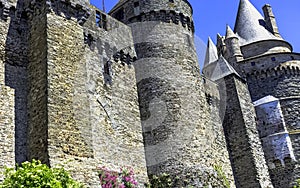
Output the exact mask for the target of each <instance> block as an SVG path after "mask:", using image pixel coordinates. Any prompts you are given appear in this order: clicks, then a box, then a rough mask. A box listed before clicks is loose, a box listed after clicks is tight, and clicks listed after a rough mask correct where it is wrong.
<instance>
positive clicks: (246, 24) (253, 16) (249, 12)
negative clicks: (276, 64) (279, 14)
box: [234, 0, 292, 58]
mask: <svg viewBox="0 0 300 188" xmlns="http://www.w3.org/2000/svg"><path fill="white" fill-rule="evenodd" d="M234 33H235V34H236V35H237V36H238V37H239V43H240V46H241V50H242V54H243V55H244V58H249V57H253V56H258V55H262V54H267V53H268V54H271V53H277V52H291V50H292V47H291V45H290V44H289V43H287V42H286V41H284V40H283V39H282V38H280V37H278V36H275V35H274V34H273V33H272V32H270V31H269V30H268V29H267V22H266V21H265V20H264V17H263V16H262V15H261V14H260V13H259V12H258V10H257V9H256V8H255V7H254V6H253V5H252V4H251V3H250V2H249V0H241V1H240V4H239V9H238V13H237V18H236V22H235V27H234ZM257 46H259V48H257ZM254 49H255V50H254Z"/></svg>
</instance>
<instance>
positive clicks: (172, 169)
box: [110, 0, 234, 187]
mask: <svg viewBox="0 0 300 188" xmlns="http://www.w3.org/2000/svg"><path fill="white" fill-rule="evenodd" d="M110 14H111V15H112V16H113V17H115V18H117V19H118V20H120V21H122V22H124V23H126V24H127V25H129V26H130V27H131V29H132V33H133V36H134V43H135V49H136V52H137V57H138V60H137V61H136V62H135V63H134V67H135V70H136V79H137V85H138V92H139V102H140V111H141V118H142V126H143V134H144V142H145V153H146V161H147V168H148V174H149V176H150V177H151V176H152V175H158V176H160V174H162V173H168V174H170V175H171V177H172V179H173V180H175V177H176V176H179V177H180V178H179V180H178V181H177V182H176V181H174V183H176V185H174V186H178V187H182V186H187V185H193V186H195V187H201V186H204V185H212V186H216V187H222V186H223V185H221V184H220V183H221V182H219V183H218V182H217V181H216V179H215V178H212V179H211V180H210V181H209V180H208V179H206V178H205V177H207V176H204V174H205V173H208V174H211V175H212V177H214V175H213V172H214V169H213V166H214V165H220V166H222V167H223V168H224V169H227V170H228V168H227V167H226V168H225V166H228V167H229V160H228V158H227V157H228V153H227V151H226V149H225V148H222V149H220V150H219V151H220V153H222V154H220V156H218V157H215V156H214V157H211V154H212V153H213V151H212V150H213V149H212V148H215V147H212V145H213V144H215V143H219V146H221V145H222V146H225V140H221V141H220V142H216V139H217V136H216V134H215V133H214V130H213V126H211V125H210V124H209V121H210V120H209V119H210V117H209V116H210V115H209V113H208V111H209V110H208V109H209V108H208V104H207V101H206V96H205V93H204V87H203V82H202V79H201V76H200V70H199V65H198V62H197V56H196V50H195V47H194V26H193V19H192V7H191V5H190V4H189V2H188V1H186V0H174V1H170V0H148V1H137V0H127V1H119V3H118V4H117V5H116V6H115V7H114V8H113V9H112V11H111V12H110ZM219 148H221V147H219ZM226 153H227V154H226ZM223 154H224V155H223ZM229 168H230V167H229ZM229 171H230V170H229ZM199 172H200V173H199ZM202 172H203V173H202ZM176 174H177V175H176ZM187 174H195V175H192V176H191V177H187ZM196 174H197V175H196ZM226 174H227V175H228V177H229V179H230V180H231V182H233V180H232V176H231V175H230V172H228V173H227V172H226ZM183 179H186V180H187V181H188V182H186V183H187V184H186V185H183V182H182V181H181V180H183ZM197 182H198V183H197ZM233 186H234V185H233Z"/></svg>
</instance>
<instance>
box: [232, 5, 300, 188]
mask: <svg viewBox="0 0 300 188" xmlns="http://www.w3.org/2000/svg"><path fill="white" fill-rule="evenodd" d="M264 14H265V18H264V17H263V16H262V15H261V14H260V13H259V12H258V10H257V9H256V8H255V7H254V6H253V5H252V4H251V3H250V2H249V1H248V0H241V1H240V5H239V10H238V14H237V19H236V23H235V28H234V33H235V34H236V35H237V36H238V38H239V44H240V49H241V52H242V54H243V56H244V60H241V61H239V62H237V63H236V64H233V65H234V68H235V69H236V70H237V72H238V73H239V75H241V76H242V77H243V78H245V79H246V81H247V84H248V87H249V91H250V94H251V99H252V101H253V102H254V101H259V100H260V99H262V98H264V97H267V96H272V97H274V98H277V99H278V103H279V104H280V105H279V106H280V108H281V111H282V114H283V120H282V121H283V122H285V125H286V129H287V132H288V134H287V135H286V134H283V133H282V126H281V125H282V124H277V125H278V126H277V127H276V128H274V127H268V124H267V123H266V122H265V124H264V123H261V124H259V125H258V126H262V125H263V127H264V128H263V130H264V131H260V137H261V138H262V139H264V140H270V139H272V137H273V138H274V139H275V140H278V139H277V138H275V135H272V134H269V133H270V132H273V133H274V131H275V132H276V131H277V130H279V132H278V131H277V132H276V134H281V135H284V136H282V138H283V137H286V138H288V137H290V140H291V145H289V147H288V148H289V150H290V153H292V152H293V151H294V154H295V159H296V161H298V160H299V159H300V157H299V156H300V154H299V153H298V152H296V151H297V148H299V144H298V137H299V133H298V132H299V131H298V130H299V122H300V121H299V115H297V114H299V103H300V101H299V91H300V86H299V84H298V83H299V81H300V78H299V70H300V68H299V67H300V62H299V60H300V59H299V54H298V53H293V52H292V46H291V45H290V44H289V43H288V42H287V41H285V40H284V39H282V38H281V37H280V35H279V32H278V29H277V26H276V22H275V17H274V14H273V12H272V11H271V9H270V7H269V6H268V5H266V6H265V7H264ZM229 63H230V64H231V62H229ZM257 109H259V108H257ZM269 115H270V116H271V113H269ZM268 118H271V117H263V119H268ZM269 129H274V130H269ZM276 129H277V130H276ZM259 130H262V129H261V128H260V127H259ZM274 134H275V133H274ZM266 135H268V136H267V137H268V138H266ZM281 141H282V143H281V142H279V143H278V144H279V145H281V146H282V147H283V146H284V147H283V148H282V149H284V148H286V147H285V146H286V145H287V144H286V143H288V142H287V141H286V140H285V139H281ZM267 142H268V141H266V143H267ZM263 145H264V151H265V152H267V153H265V155H267V156H268V158H274V159H276V157H277V154H276V151H275V150H272V151H273V154H271V153H270V152H269V151H270V147H271V146H270V144H268V143H267V144H263ZM266 145H269V146H270V147H269V146H266ZM265 146H266V147H265ZM290 146H291V147H290ZM284 161H285V163H282V164H285V165H281V163H280V162H279V163H278V162H276V164H278V165H275V166H274V163H273V162H270V163H268V166H269V172H270V175H271V178H272V183H273V185H274V186H275V187H278V188H279V187H280V188H282V187H284V188H285V187H291V186H293V184H294V183H295V181H296V180H297V179H298V178H299V169H298V167H297V166H298V162H295V161H294V160H293V158H289V157H286V159H285V160H284ZM282 177H285V178H282Z"/></svg>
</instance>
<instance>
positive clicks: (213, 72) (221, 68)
mask: <svg viewBox="0 0 300 188" xmlns="http://www.w3.org/2000/svg"><path fill="white" fill-rule="evenodd" d="M203 73H204V75H205V76H206V77H208V78H209V79H211V80H212V81H216V80H219V79H221V78H224V77H226V76H228V75H231V74H235V75H237V76H238V77H240V75H239V74H238V73H237V72H236V71H235V69H234V68H233V67H232V66H231V65H230V64H229V63H228V61H227V60H226V59H225V58H224V57H223V56H220V58H219V59H218V61H215V62H213V63H211V64H209V65H208V66H206V67H204V68H203Z"/></svg>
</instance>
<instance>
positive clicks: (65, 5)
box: [26, 0, 91, 25]
mask: <svg viewBox="0 0 300 188" xmlns="http://www.w3.org/2000/svg"><path fill="white" fill-rule="evenodd" d="M44 3H45V4H44ZM41 10H45V11H46V12H52V11H53V12H55V13H56V14H57V15H59V16H63V17H65V18H66V19H74V20H76V21H77V22H78V23H79V24H80V25H83V24H84V23H85V22H86V20H87V19H88V17H89V16H90V14H91V13H90V8H89V7H88V6H85V5H83V4H81V3H78V2H77V3H75V2H73V1H69V0H56V1H51V0H46V2H44V1H41V0H37V1H30V3H29V5H28V8H27V9H26V12H27V16H28V17H29V18H31V17H32V16H35V15H38V14H40V12H41Z"/></svg>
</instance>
